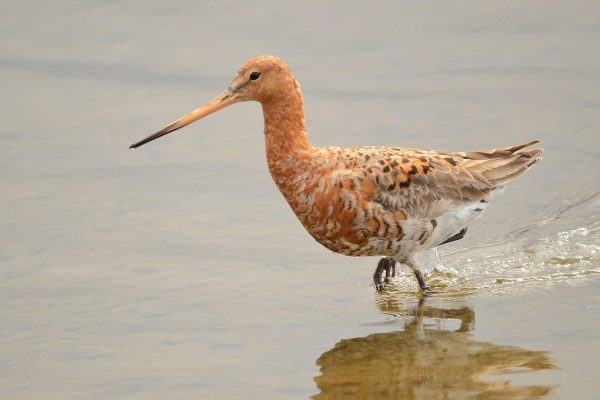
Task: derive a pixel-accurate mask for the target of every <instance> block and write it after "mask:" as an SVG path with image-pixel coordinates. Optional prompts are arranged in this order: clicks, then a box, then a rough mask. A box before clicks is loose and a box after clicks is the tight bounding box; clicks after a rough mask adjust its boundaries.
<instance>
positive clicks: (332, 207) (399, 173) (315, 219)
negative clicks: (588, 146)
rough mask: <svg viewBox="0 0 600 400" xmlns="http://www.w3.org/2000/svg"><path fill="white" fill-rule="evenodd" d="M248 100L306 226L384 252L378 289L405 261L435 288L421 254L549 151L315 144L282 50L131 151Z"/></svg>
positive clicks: (458, 231) (350, 246)
mask: <svg viewBox="0 0 600 400" xmlns="http://www.w3.org/2000/svg"><path fill="white" fill-rule="evenodd" d="M249 100H254V101H258V102H260V103H261V104H262V109H263V115H264V120H265V125H264V134H265V144H266V153H267V163H268V165H269V171H270V172H271V175H272V176H273V180H274V181H275V183H276V184H277V187H278V188H279V190H280V191H281V193H282V194H283V196H284V197H285V199H286V200H287V202H288V203H289V205H290V207H291V208H292V210H293V211H294V213H295V214H296V216H297V217H298V219H299V220H300V222H301V223H302V225H304V227H305V228H306V230H307V231H308V232H309V233H310V234H311V235H312V237H314V238H315V240H316V241H317V242H319V243H321V244H322V245H323V246H325V247H326V248H328V249H329V250H331V251H334V252H336V253H341V254H345V255H349V256H384V258H382V259H381V261H380V262H379V264H378V266H377V269H376V270H375V275H374V276H373V279H374V281H375V285H376V287H377V288H382V287H383V283H384V280H385V282H388V281H389V278H390V277H391V276H394V275H395V264H396V262H399V263H404V264H406V265H408V266H409V267H410V268H411V269H412V271H414V273H415V276H416V278H417V280H418V282H419V286H420V287H421V289H423V290H426V289H428V287H427V284H426V283H425V280H424V279H423V276H422V273H421V271H420V270H419V266H418V265H417V261H416V258H415V255H416V254H418V253H419V252H421V251H425V250H428V249H432V248H434V247H436V246H439V245H440V244H443V243H447V242H450V241H453V240H458V239H460V238H462V237H463V236H464V234H465V232H466V229H467V225H468V224H469V223H470V222H471V221H472V220H473V219H474V218H476V217H477V216H479V215H480V214H481V213H482V212H483V211H484V210H485V208H486V207H487V205H488V202H489V198H490V193H491V192H492V191H494V190H495V189H497V188H500V187H502V186H504V185H506V184H507V183H509V182H511V181H512V180H513V179H515V178H517V177H518V176H520V175H522V174H523V173H524V172H525V171H527V170H528V169H529V167H531V166H532V165H533V164H535V163H536V162H537V161H539V160H540V159H541V158H540V157H539V156H540V154H541V153H542V149H533V150H523V149H524V148H525V147H528V146H530V145H532V144H535V143H537V141H533V142H529V143H526V144H521V145H517V146H512V147H504V148H499V149H493V150H483V151H472V152H449V151H435V150H420V149H410V148H402V147H371V146H369V147H346V148H343V147H313V146H311V144H310V143H309V142H308V137H307V134H306V129H305V127H304V109H303V100H302V93H301V90H300V84H299V83H298V82H297V81H296V80H295V79H294V77H293V75H292V73H291V71H290V69H289V68H288V66H287V64H286V63H285V62H284V61H282V60H281V59H279V58H277V57H274V56H260V57H256V58H253V59H251V60H249V61H247V62H246V63H245V64H244V65H242V67H241V68H240V69H239V71H238V72H237V74H236V76H235V78H234V79H233V81H232V82H231V85H229V87H228V88H227V90H225V91H224V92H223V93H221V94H219V95H218V96H217V97H215V98H214V99H213V100H211V101H210V102H208V103H207V104H206V105H204V106H202V107H200V108H198V109H196V110H194V111H192V112H191V113H189V114H187V115H185V116H183V117H182V118H180V119H178V120H177V121H175V122H173V123H172V124H171V125H169V126H167V127H166V128H165V129H163V130H161V131H159V132H157V133H155V134H153V135H151V136H149V137H147V138H146V139H144V140H142V141H140V142H138V143H135V144H133V145H131V146H130V148H132V149H135V148H137V147H139V146H141V145H143V144H145V143H148V142H150V141H152V140H154V139H157V138H159V137H161V136H164V135H166V134H168V133H170V132H173V131H175V130H177V129H180V128H182V127H184V126H186V125H188V124H190V123H192V122H194V121H196V120H198V119H200V118H202V117H205V116H207V115H209V114H211V113H213V112H215V111H218V110H220V109H222V108H225V107H227V106H229V105H231V104H234V103H237V102H240V101H249ZM384 273H385V276H384Z"/></svg>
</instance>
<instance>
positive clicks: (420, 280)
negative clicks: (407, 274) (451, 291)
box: [414, 269, 429, 291]
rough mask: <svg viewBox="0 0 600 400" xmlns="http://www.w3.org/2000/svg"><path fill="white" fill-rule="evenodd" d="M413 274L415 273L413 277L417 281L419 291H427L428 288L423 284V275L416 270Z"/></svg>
mask: <svg viewBox="0 0 600 400" xmlns="http://www.w3.org/2000/svg"><path fill="white" fill-rule="evenodd" d="M414 272H415V276H416V277H417V281H418V282H419V287H420V288H421V290H422V291H427V290H429V286H427V283H425V279H423V274H422V273H421V271H419V270H418V269H415V270H414Z"/></svg>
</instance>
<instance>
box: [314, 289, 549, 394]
mask: <svg viewBox="0 0 600 400" xmlns="http://www.w3.org/2000/svg"><path fill="white" fill-rule="evenodd" d="M378 306H379V308H380V310H381V311H382V312H383V313H385V314H390V315H394V316H405V317H406V318H408V320H407V322H406V324H405V325H404V329H403V330H401V331H397V332H389V333H376V334H372V335H369V336H366V337H360V338H354V339H342V340H341V341H339V342H338V343H336V345H335V346H334V347H333V348H332V349H331V350H329V351H327V352H325V353H323V354H322V355H321V357H319V358H318V359H317V365H318V366H319V367H320V370H321V375H320V376H318V377H316V378H315V381H316V383H317V386H318V388H319V389H320V393H319V394H318V395H315V396H314V397H313V399H318V400H323V399H346V398H348V399H465V398H469V399H539V398H543V397H545V396H547V395H549V394H550V393H551V391H552V387H549V386H515V385H512V384H511V382H510V381H509V380H508V379H506V376H505V375H504V376H491V377H490V376H488V377H486V375H498V374H508V373H516V372H529V371H537V370H543V369H548V368H553V367H554V365H553V364H552V363H551V361H550V359H549V358H548V354H547V353H546V352H544V351H531V350H526V349H523V348H520V347H516V346H501V345H495V344H493V343H487V342H480V341H476V340H473V339H472V335H471V333H470V331H471V329H472V327H473V325H474V322H475V313H474V311H473V310H472V309H471V308H469V307H466V306H464V305H461V304H460V302H456V301H453V300H452V299H450V300H448V299H446V300H444V301H440V299H439V298H437V299H436V298H435V297H434V298H428V299H426V298H423V297H422V298H420V299H418V298H414V297H412V296H411V295H392V296H390V295H387V296H386V295H384V296H381V297H380V298H379V299H378ZM447 325H452V328H453V329H448V328H446V326H447Z"/></svg>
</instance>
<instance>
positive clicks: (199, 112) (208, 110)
mask: <svg viewBox="0 0 600 400" xmlns="http://www.w3.org/2000/svg"><path fill="white" fill-rule="evenodd" d="M239 100H240V99H239V96H238V95H237V94H236V93H232V92H231V91H230V90H226V91H224V92H223V93H221V94H220V95H218V96H217V97H215V98H214V99H212V100H211V101H209V102H208V103H206V104H205V105H203V106H202V107H200V108H197V109H195V110H194V111H192V112H191V113H189V114H186V115H184V116H183V117H181V118H179V119H178V120H177V121H175V122H173V123H172V124H171V125H169V126H167V127H166V128H164V129H162V130H160V131H158V132H156V133H154V134H152V135H150V136H148V137H147V138H146V139H143V140H140V141H139V142H137V143H134V144H132V145H131V146H129V148H130V149H136V148H138V147H140V146H141V145H143V144H146V143H148V142H151V141H153V140H154V139H158V138H159V137H161V136H164V135H166V134H168V133H171V132H174V131H176V130H177V129H180V128H183V127H184V126H186V125H189V124H191V123H192V122H194V121H197V120H199V119H200V118H202V117H206V116H207V115H209V114H212V113H214V112H216V111H219V110H221V109H223V108H225V107H227V106H230V105H232V104H233V103H237V102H238V101H239Z"/></svg>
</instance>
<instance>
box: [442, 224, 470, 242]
mask: <svg viewBox="0 0 600 400" xmlns="http://www.w3.org/2000/svg"><path fill="white" fill-rule="evenodd" d="M466 233H467V227H465V228H462V229H461V231H460V232H458V233H457V234H456V235H454V236H450V237H449V238H448V239H446V240H444V241H443V242H442V243H440V244H446V243H450V242H454V241H455V240H460V239H462V238H464V237H465V234H466Z"/></svg>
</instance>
